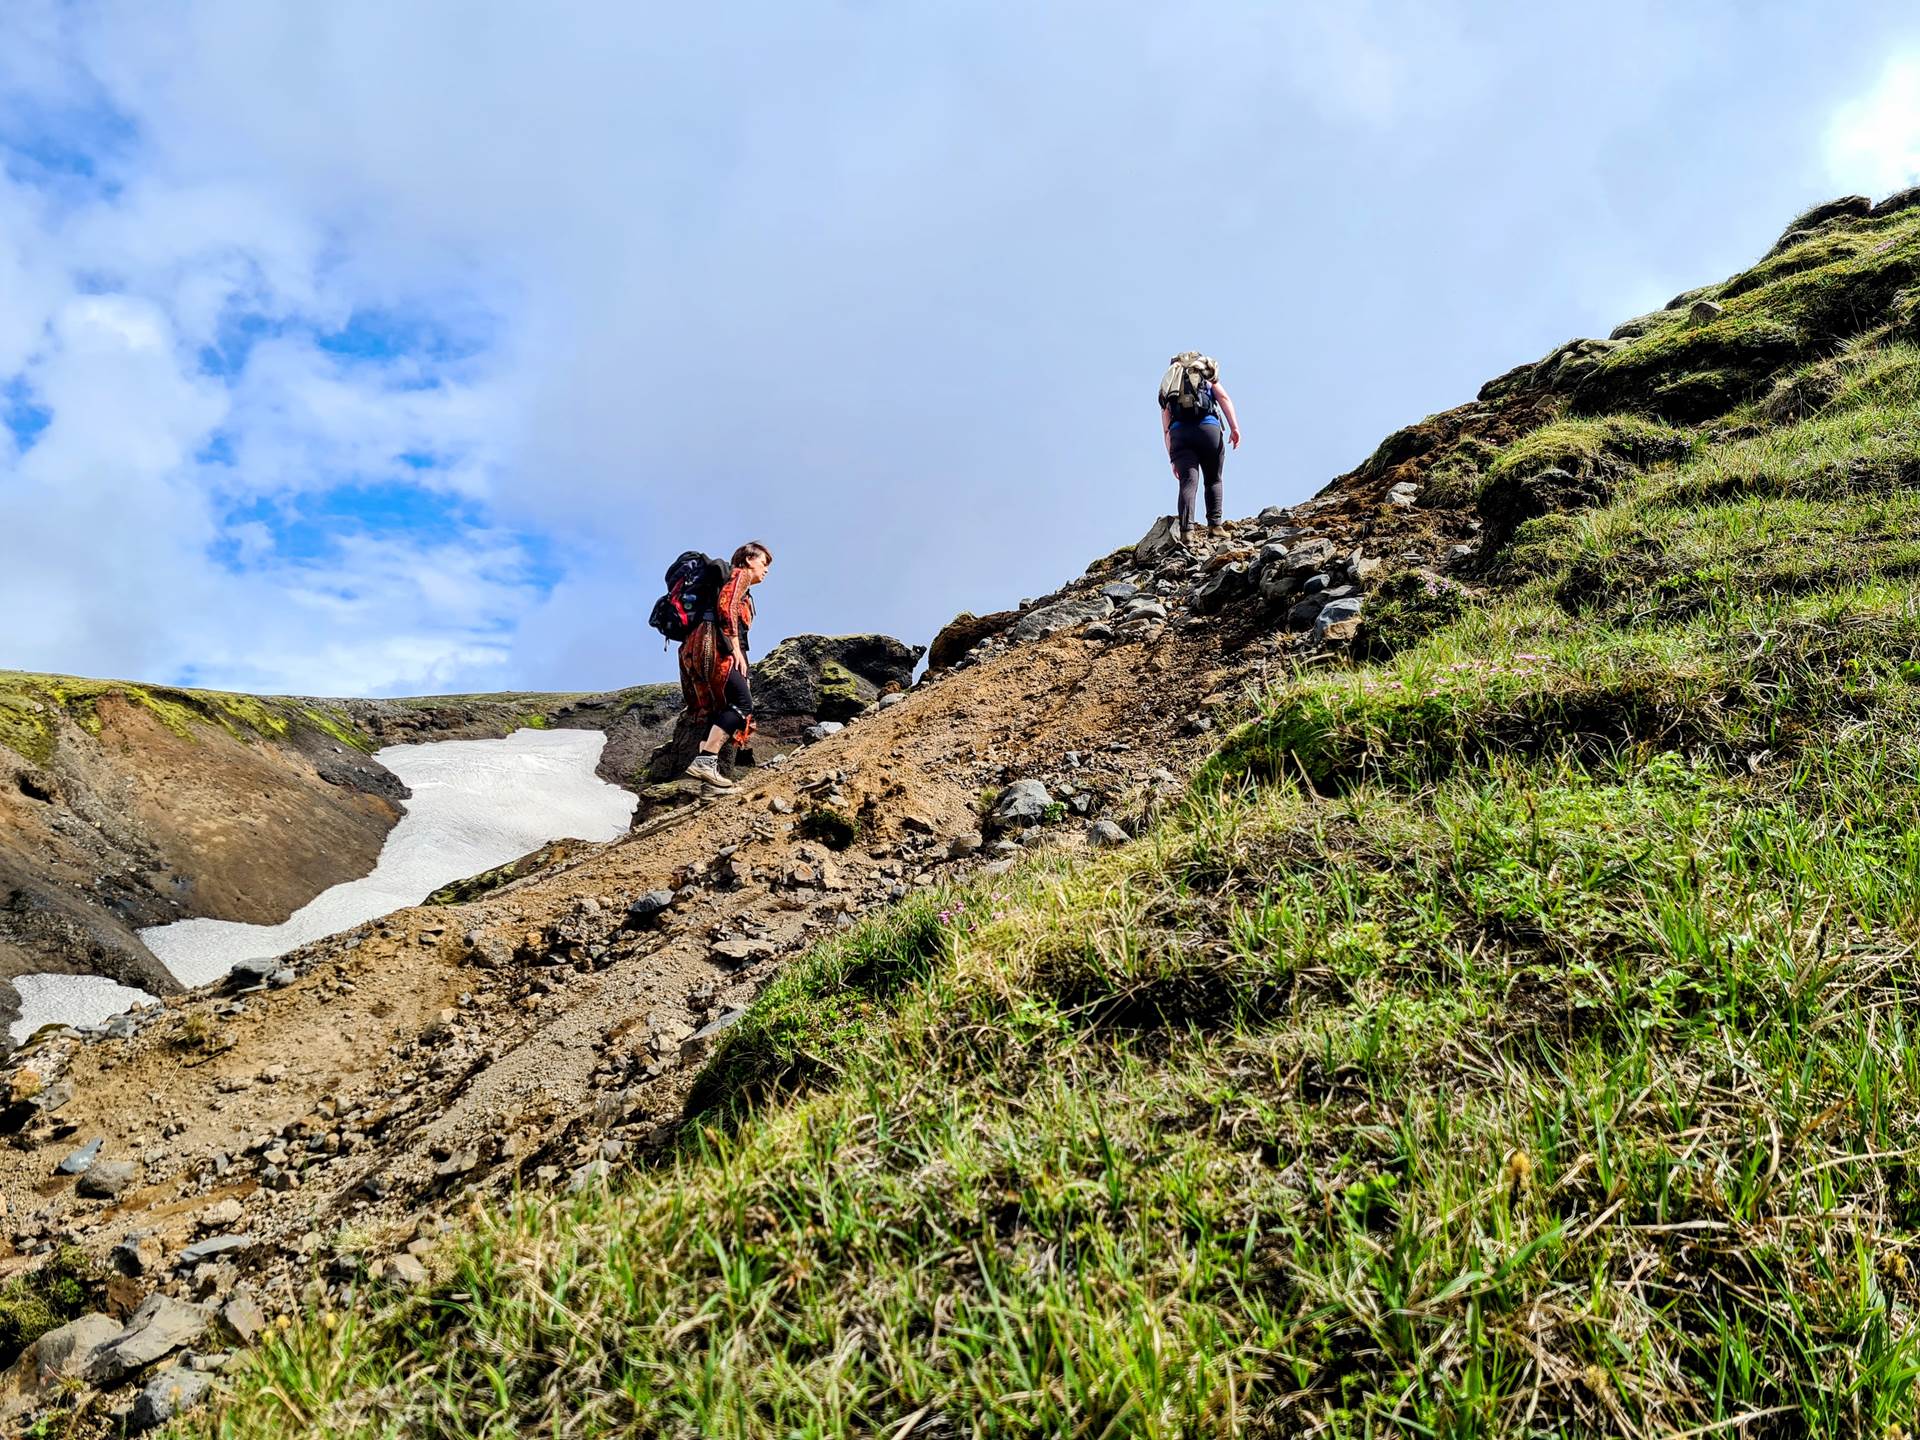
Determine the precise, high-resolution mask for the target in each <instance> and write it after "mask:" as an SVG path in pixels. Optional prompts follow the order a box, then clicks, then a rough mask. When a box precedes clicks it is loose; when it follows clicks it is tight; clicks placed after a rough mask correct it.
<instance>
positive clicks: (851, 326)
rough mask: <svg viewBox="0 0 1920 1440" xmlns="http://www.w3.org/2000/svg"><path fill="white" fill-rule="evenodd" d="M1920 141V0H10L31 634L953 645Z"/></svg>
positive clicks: (31, 656)
mask: <svg viewBox="0 0 1920 1440" xmlns="http://www.w3.org/2000/svg"><path fill="white" fill-rule="evenodd" d="M1917 174H1920V18H1913V17H1912V7H1911V6H1910V5H1907V4H1902V5H1894V4H1886V5H1874V4H1845V3H1836V4H1831V5H1826V6H1820V7H1813V6H1805V5H1800V4H1784V3H1782V4H1766V3H1757V0H1741V3H1713V0H1696V3H1690V4H1688V5H1686V6H1676V5H1671V4H1659V3H1651V0H1620V3H1615V4H1612V5H1609V6H1604V7H1602V6H1554V5H1544V6H1543V5H1539V4H1536V3H1526V4H1521V3H1513V4H1504V3H1436V0H1420V3H1406V4H1402V3H1397V0H1376V3H1366V0H1356V3H1350V4H1346V5H1340V6H1331V5H1314V6H1306V5H1285V4H1279V3H1236V0H1217V3H1214V4H1211V5H1207V6H1204V7H1202V6H1191V5H1184V4H1176V3H1168V0H1156V3H1151V4H1137V3H1132V0H1098V3H1086V4H1078V3H1075V4H1041V5H1037V6H1036V5H1031V4H1014V3H1005V4H1000V3H964V0H956V3H952V4H946V5H937V6H936V5H932V4H880V3H876V0H844V3H818V4H799V5H795V4H791V3H785V4H771V3H766V4H763V3H758V0H738V3H734V4H731V5H727V6H704V7H686V6H680V7H663V6H656V5H632V4H614V3H610V0H609V3H598V0H592V3H589V0H575V3H569V4H566V5H551V6H531V5H523V4H519V3H506V0H502V3H497V4H493V3H485V0H448V3H437V0H405V3H401V4H395V3H392V0H377V3H372V0H370V3H355V0H340V3H331V4H327V5H324V6H320V5H305V4H294V3H285V4H275V3H270V0H269V3H262V0H230V3H229V0H204V3H195V0H181V3H179V4H169V5H165V6H156V5H152V4H148V3H144V0H134V3H128V4H125V5H117V4H78V3H76V4H61V3H52V0H6V3H5V5H4V6H0V666H11V667H16V668H30V669H47V670H61V671H69V672H77V673H84V674H96V675H114V676H123V677H135V678H146V679H154V680H166V681H175V682H187V683H200V684H209V685H218V686H223V687H237V688H246V689H256V690H273V691H289V690H290V691H297V692H304V693H327V694H349V693H359V694H394V693H409V692H426V691H444V690H455V689H461V690H464V689H496V688H506V687H512V688H529V687H537V688H567V689H572V688H597V687H602V686H611V685H615V684H622V683H631V682H634V681H640V680H653V679H663V678H666V677H667V676H668V675H669V674H670V673H671V659H670V657H669V656H667V655H665V654H663V653H662V650H661V647H660V642H659V640H658V638H657V637H655V636H653V635H652V634H651V632H649V631H647V630H646V629H645V628H644V623H643V622H644V615H645V611H646V608H647V606H648V605H649V604H650V602H651V601H652V599H653V596H654V595H655V594H656V593H657V592H658V589H659V583H658V582H659V572H660V570H661V569H662V568H663V566H664V565H665V563H666V562H667V561H668V560H670V559H671V558H672V556H673V555H674V554H675V553H677V552H678V551H679V550H681V549H683V548H686V547H689V546H693V547H698V548H702V549H710V550H724V549H730V548H731V547H732V546H733V545H735V544H737V543H738V542H739V541H741V540H744V539H747V538H749V537H758V538H762V539H764V540H766V541H767V542H768V543H770V544H771V546H772V547H773V550H774V552H775V554H776V564H775V567H774V570H773V574H772V577H771V579H770V580H769V581H768V582H767V585H766V586H765V588H764V589H763V590H762V592H761V595H762V614H763V617H764V624H763V626H762V630H763V635H762V637H761V638H762V648H763V649H764V648H765V644H766V642H770V641H771V640H772V639H773V638H774V637H776V636H779V635H783V634H788V633H794V632H798V631H803V630H822V631H832V632H841V631H850V630H869V629H878V630H886V631H890V632H893V633H896V634H899V635H901V636H903V637H906V638H909V639H913V640H918V641H925V640H926V639H928V638H929V637H930V636H931V635H932V633H933V631H934V630H935V629H937V628H938V626H939V625H940V624H941V623H942V622H943V621H945V620H946V619H947V618H948V617H949V616H951V615H952V614H953V613H954V612H955V611H957V610H960V609H962V608H970V609H975V610H984V609H989V608H1000V607H1002V606H1006V605H1009V604H1011V603H1013V602H1014V601H1016V600H1018V599H1019V598H1020V597H1021V596H1022V595H1030V594H1036V593H1040V592H1043V591H1045V590H1048V589H1051V588H1053V586H1055V585H1057V584H1058V583H1060V582H1061V581H1063V580H1065V579H1066V578H1068V577H1069V576H1070V575H1071V574H1073V573H1075V572H1076V571H1077V570H1078V569H1079V568H1080V567H1082V566H1083V565H1084V564H1085V563H1086V562H1087V561H1088V560H1090V559H1091V558H1093V557H1094V556H1096V555H1100V554H1104V553H1105V552H1106V551H1108V550H1110V549H1112V548H1113V547H1114V546H1116V545H1119V544H1122V543H1125V542H1128V541H1131V540H1133V539H1135V538H1137V537H1138V535H1139V533H1140V532H1141V531H1143V530H1144V529H1145V528H1146V526H1147V524H1148V523H1149V522H1150V520H1151V519H1152V517H1153V516H1154V515H1155V514H1158V513H1160V512H1162V511H1165V510H1167V509H1168V508H1170V505H1171V484H1172V482H1171V477H1170V476H1169V475H1168V474H1167V472H1166V469H1165V465H1164V462H1163V460H1162V458H1161V455H1160V452H1159V444H1158V417H1157V415H1156V413H1155V411H1154V408H1153V404H1152V401H1151V398H1150V392H1151V389H1152V386H1153V385H1154V383H1155V382H1156V381H1157V380H1158V377H1159V373H1160V370H1161V368H1162V367H1163V366H1164V363H1165V361H1166V358H1167V356H1168V355H1170V354H1171V353H1173V352H1174V351H1175V350H1178V349H1185V348H1188V347H1198V348H1202V349H1205V350H1207V351H1209V352H1210V353H1212V354H1215V355H1217V356H1219V357H1220V359H1221V361H1222V364H1223V371H1224V374H1225V376H1226V378H1227V379H1228V381H1229V383H1230V384H1231V386H1232V389H1233V392H1234V395H1235V397H1236V399H1237V401H1238V404H1239V408H1240V412H1241V415H1242V418H1243V421H1244V424H1245V429H1246V443H1245V445H1244V447H1243V448H1242V450H1241V452H1240V453H1239V454H1238V455H1237V456H1235V457H1234V458H1233V460H1232V461H1231V463H1230V465H1229V470H1228V486H1229V511H1230V513H1234V514H1244V513H1249V512H1251V511H1253V510H1256V509H1258V508H1260V507H1261V506H1263V505H1266V504H1272V503H1284V502H1287V501H1290V500H1296V499H1300V498H1303V497H1304V496H1306V495H1308V494H1310V493H1312V492H1313V491H1314V490H1316V489H1317V488H1319V486H1320V485H1322V484H1323V483H1325V481H1326V480H1327V479H1329V478H1331V477H1332V476H1333V475H1335V474H1338V473H1339V472H1340V471H1342V470H1345V469H1347V468H1349V467H1350V466H1351V465H1353V464H1354V463H1355V462H1357V461H1358V460H1359V459H1360V458H1362V457H1363V456H1364V455H1365V454H1366V453H1367V452H1368V451H1369V450H1370V449H1371V448H1372V447H1373V445H1374V443H1375V442H1376V441H1377V440H1378V439H1379V438H1380V437H1381V436H1382V435H1383V434H1385V433H1386V432H1387V431H1388V430H1390V429H1392V428H1394V427H1395V426H1397V425H1399V424H1402V423H1405V422H1407V421H1409V420H1412V419H1417V418H1418V417H1419V416H1421V415H1422V414H1425V413H1427V412H1430V411H1433V410H1436V409H1440V408H1443V407H1445V406H1448V405H1451V404H1455V403H1458V402H1459V401H1461V400H1463V399H1465V398H1467V397H1469V396H1470V395H1471V393H1472V391H1473V390H1474V389H1475V388H1476V387H1477V386H1478V384H1479V382H1480V381H1481V380H1483V379H1485V378H1486V377H1488V376H1490V375H1493V374H1496V373H1498V372H1499V371H1502V370H1504V369H1506V368H1508V367H1509V366H1511V365H1513V364H1515V363H1517V362H1519V361H1521V360H1525V359H1530V358H1533V357H1535V356H1537V355H1539V354H1541V353H1543V352H1545V351H1546V350H1547V349H1549V348H1551V347H1552V346H1553V345H1555V344H1557V343H1558V342H1560V341H1562V340H1564V339H1567V338H1568V337H1570V336H1573V335H1576V334H1604V333H1606V331H1607V330H1608V329H1610V328H1611V327H1612V326H1613V325H1614V324H1615V323H1616V322H1617V321H1619V320H1621V319H1623V318H1625V317H1627V316H1628V315H1631V314H1634V313H1636V312H1638V311H1641V310H1645V309H1648V308H1651V307H1654V306H1657V305H1659V304H1661V303H1663V302H1664V301H1665V300H1666V299H1667V298H1668V297H1669V296H1670V295H1671V294H1673V293H1674V292H1676V291H1678V290H1681V289H1684V288H1687V287H1689V286H1692V285H1695V284H1699V283H1701V282H1703V281H1707V280H1712V279H1716V278H1719V277H1721V276H1723V275H1725V274H1727V273H1729V272H1730V271H1732V270H1734V269H1737V268H1739V267H1741V266H1743V265H1744V264H1746V263H1748V262H1750V261H1751V260H1752V259H1753V258H1754V257H1755V256H1757V255H1758V254H1759V253H1760V252H1762V251H1763V250H1765V249H1766V248H1767V246H1768V245H1769V244H1770V243H1771V242H1772V240H1773V238H1774V236H1775V235H1776V234H1777V233H1778V232H1779V231H1780V230H1781V229H1782V228H1783V227H1784V225H1785V223H1786V221H1787V220H1788V219H1789V218H1790V217H1791V216H1792V215H1793V214H1794V213H1795V212H1796V211H1797V210H1799V209H1800V208H1802V207H1804V206H1806V205H1808V204H1810V203H1813V202H1815V201H1818V200H1821V199H1825V198H1828V197H1829V196H1831V195H1834V194H1840V193H1845V192H1848V191H1865V192H1868V193H1873V194H1880V193H1884V192H1886V191H1888V190H1890V189H1894V188H1897V187H1899V186H1900V185H1902V184H1905V183H1910V182H1911V181H1912V180H1913V179H1915V178H1916V175H1917Z"/></svg>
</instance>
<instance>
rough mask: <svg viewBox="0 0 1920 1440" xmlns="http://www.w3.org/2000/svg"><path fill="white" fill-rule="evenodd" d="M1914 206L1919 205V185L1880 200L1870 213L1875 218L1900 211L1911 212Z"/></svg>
mask: <svg viewBox="0 0 1920 1440" xmlns="http://www.w3.org/2000/svg"><path fill="white" fill-rule="evenodd" d="M1916 205H1920V185H1914V186H1910V187H1908V188H1907V189H1905V190H1896V191H1894V192H1893V194H1891V195H1889V196H1887V198H1886V199H1884V200H1882V201H1881V202H1880V203H1879V204H1878V205H1875V206H1874V207H1873V209H1872V211H1871V212H1870V213H1871V214H1873V215H1874V216H1875V217H1876V218H1877V217H1879V216H1881V215H1892V214H1894V213H1895V212H1896V211H1900V210H1911V209H1913V208H1914V207H1915V206H1916Z"/></svg>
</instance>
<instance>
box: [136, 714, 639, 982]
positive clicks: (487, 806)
mask: <svg viewBox="0 0 1920 1440" xmlns="http://www.w3.org/2000/svg"><path fill="white" fill-rule="evenodd" d="M606 743H607V737H606V736H605V735H602V734H601V733H600V732H599V731H597V730H516V731H515V732H514V733H513V734H511V735H509V736H507V737H506V738H505V739H504V740H440V741H435V742H433V743H431V744H426V745H390V746H388V747H387V748H386V749H384V750H382V751H380V753H379V754H378V755H376V756H375V757H374V758H375V759H377V760H379V762H380V763H381V764H382V765H384V766H386V767H387V769H389V770H391V771H392V772H393V773H394V774H395V775H398V776H399V777H400V778H401V779H402V780H404V781H405V782H406V783H407V785H408V787H409V788H410V789H411V790H412V791H413V798H412V799H411V800H410V801H408V802H407V806H406V813H405V814H404V815H402V816H401V817H400V823H399V824H397V825H395V826H394V827H393V831H392V833H390V834H389V835H388V836H387V843H386V844H385V846H384V847H382V849H381V851H380V859H379V861H378V863H376V864H375V866H374V867H373V873H372V874H370V875H368V876H366V877H365V878H364V879H360V880H349V881H348V882H347V883H346V884H344V885H336V886H334V887H333V888H332V889H331V890H327V891H323V892H322V893H321V894H319V895H317V896H315V897H314V898H313V900H312V901H310V902H309V903H308V904H307V905H305V906H303V907H302V908H301V909H299V910H297V911H295V912H294V913H293V915H292V916H291V917H289V918H288V919H287V920H286V921H285V922H284V923H282V924H279V925H242V924H239V923H237V922H235V921H231V920H180V921H177V922H175V923H174V924H172V925H158V926H155V927H153V928H152V929H150V930H143V931H141V932H140V938H141V939H142V940H144V941H146V943H147V948H148V949H150V950H152V951H153V953H154V954H155V955H157V956H158V957H159V958H160V961H161V963H162V964H164V965H165V966H166V967H167V969H169V970H171V971H172V972H173V975H174V978H176V979H177V980H179V982H180V983H181V984H182V985H189V986H192V985H205V984H208V983H209V982H211V981H214V980H218V979H219V978H220V977H221V976H223V975H225V974H226V973H227V971H229V970H231V969H232V968H233V967H234V965H235V964H236V963H238V962H239V961H241V960H251V959H255V958H262V957H266V956H272V955H284V954H286V953H287V951H289V950H293V949H296V948H298V947H299V946H301V945H306V944H309V943H311V942H312V941H315V940H319V939H322V938H324V937H326V936H328V935H337V934H338V933H339V932H340V931H342V930H350V929H352V928H353V927H354V926H355V925H360V924H363V923H365V922H366V921H368V920H376V919H378V918H379V917H380V916H382V915H388V914H391V913H392V912H393V911H395V910H403V909H405V908H406V907H407V906H409V905H418V904H419V903H420V902H421V901H422V900H425V899H426V898H427V896H428V895H430V894H432V893H433V892H434V891H435V890H437V889H439V888H440V887H441V886H442V885H446V884H449V883H450V882H452V881H455V880H463V879H465V878H466V877H467V876H469V875H477V874H479V873H480V872H481V871H483V870H491V869H493V868H494V867H495V866H496V865H505V864H506V863H507V862H508V861H510V860H517V859H519V858H520V857H521V856H522V855H525V854H527V853H528V852H529V851H532V850H537V849H539V848H540V846H542V845H544V844H546V843H547V842H548V841H550V840H590V841H605V840H613V839H616V838H618V837H619V836H621V835H623V834H625V833H626V831H627V827H628V825H629V823H630V822H631V821H632V818H633V807H634V804H635V800H634V797H633V796H632V795H630V794H628V793H627V792H626V791H625V790H622V789H621V788H620V787H619V786H617V785H609V784H608V783H607V782H606V781H604V780H602V779H600V778H599V776H597V775H595V774H594V767H595V766H596V765H598V764H599V763H600V752H601V751H602V750H603V749H605V748H606Z"/></svg>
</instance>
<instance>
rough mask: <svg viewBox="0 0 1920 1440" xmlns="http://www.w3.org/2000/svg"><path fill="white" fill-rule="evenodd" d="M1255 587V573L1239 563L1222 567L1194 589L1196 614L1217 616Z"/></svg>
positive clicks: (1192, 602)
mask: <svg viewBox="0 0 1920 1440" xmlns="http://www.w3.org/2000/svg"><path fill="white" fill-rule="evenodd" d="M1252 585H1253V572H1252V571H1250V570H1248V569H1247V567H1246V566H1245V565H1243V564H1240V563H1239V562H1237V561H1236V562H1235V563H1234V564H1232V565H1222V566H1221V567H1220V568H1219V569H1218V570H1216V571H1214V572H1213V574H1211V575H1209V576H1207V577H1206V579H1204V580H1202V581H1201V582H1200V583H1199V584H1198V585H1196V586H1194V587H1193V598H1192V600H1191V602H1190V603H1191V605H1192V607H1193V610H1194V612H1195V613H1196V614H1200V615H1217V614H1218V613H1219V612H1220V611H1222V610H1224V609H1226V608H1227V606H1228V605H1229V604H1230V603H1231V602H1232V601H1234V600H1235V599H1237V598H1239V597H1240V596H1241V595H1244V594H1245V593H1246V592H1247V591H1248V590H1249V589H1250V588H1252Z"/></svg>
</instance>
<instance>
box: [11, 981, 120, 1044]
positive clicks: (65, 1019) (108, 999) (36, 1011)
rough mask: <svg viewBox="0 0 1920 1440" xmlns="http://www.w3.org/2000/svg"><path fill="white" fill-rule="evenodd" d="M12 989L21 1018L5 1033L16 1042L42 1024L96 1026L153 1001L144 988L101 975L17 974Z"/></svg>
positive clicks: (18, 1042) (23, 1038)
mask: <svg viewBox="0 0 1920 1440" xmlns="http://www.w3.org/2000/svg"><path fill="white" fill-rule="evenodd" d="M13 989H14V993H15V994H17V995H18V996H19V997H20V1018H19V1019H18V1020H16V1021H14V1022H13V1024H12V1025H10V1026H9V1027H8V1029H7V1033H8V1034H9V1035H11V1036H12V1037H13V1043H14V1044H16V1045H18V1044H20V1042H21V1041H23V1040H25V1039H26V1038H27V1037H28V1036H29V1035H31V1034H33V1032H34V1031H36V1030H38V1029H39V1028H40V1027H41V1026H42V1025H72V1026H75V1027H78V1026H81V1025H99V1024H102V1023H103V1022H105V1021H108V1020H111V1019H112V1018H113V1017H114V1016H116V1015H118V1014H119V1013H120V1012H121V1011H123V1010H131V1009H133V1007H134V1006H136V1005H151V1004H153V1003H154V999H153V996H151V995H149V994H148V993H147V992H146V991H144V990H136V989H134V988H133V987H132V986H131V985H121V984H119V983H117V982H116V981H113V980H108V979H107V978H105V977H104V976H101V975H53V974H40V975H18V976H15V977H14V980H13Z"/></svg>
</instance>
